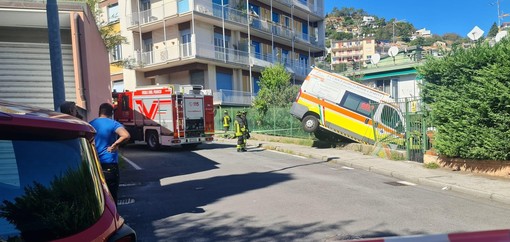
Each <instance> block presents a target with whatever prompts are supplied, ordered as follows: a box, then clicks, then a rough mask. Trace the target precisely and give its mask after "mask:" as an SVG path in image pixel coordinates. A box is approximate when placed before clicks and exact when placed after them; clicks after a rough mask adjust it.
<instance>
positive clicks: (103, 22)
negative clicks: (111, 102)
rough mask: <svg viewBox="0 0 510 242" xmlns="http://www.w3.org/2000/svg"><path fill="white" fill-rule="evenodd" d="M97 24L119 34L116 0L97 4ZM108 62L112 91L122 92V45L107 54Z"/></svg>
mask: <svg viewBox="0 0 510 242" xmlns="http://www.w3.org/2000/svg"><path fill="white" fill-rule="evenodd" d="M98 8H99V24H100V26H101V28H108V31H111V32H112V34H119V35H120V34H121V33H120V17H121V16H120V14H119V1H118V0H101V1H99V2H98ZM108 59H109V62H110V81H111V83H112V90H113V91H117V92H121V91H123V90H124V73H123V72H124V67H123V58H122V45H117V46H115V47H114V48H113V49H112V50H110V51H109V53H108Z"/></svg>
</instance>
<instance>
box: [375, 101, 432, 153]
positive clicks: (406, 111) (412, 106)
mask: <svg viewBox="0 0 510 242" xmlns="http://www.w3.org/2000/svg"><path fill="white" fill-rule="evenodd" d="M371 105H372V110H374V111H375V110H376V109H377V107H378V105H379V104H378V103H373V104H371ZM388 106H393V107H395V109H386V110H385V109H383V110H382V112H381V113H380V115H381V117H374V113H373V114H372V119H373V120H380V121H381V122H383V123H391V124H394V126H393V127H392V129H393V130H394V132H395V133H396V134H397V135H394V136H386V137H383V138H381V137H377V142H376V144H375V145H376V147H380V148H385V149H390V150H393V151H400V152H405V154H406V159H407V160H412V161H417V162H423V155H424V153H425V151H426V150H428V149H429V148H430V142H429V140H428V136H427V129H428V127H429V125H428V124H427V119H428V118H427V117H428V115H429V113H428V112H427V110H426V108H425V107H424V105H423V103H422V102H421V100H420V99H415V98H404V99H399V100H396V101H395V102H393V103H388ZM395 110H397V112H400V114H399V115H397V114H396V113H395ZM373 123H374V125H373V126H374V134H375V133H376V132H377V129H376V127H377V125H378V122H373Z"/></svg>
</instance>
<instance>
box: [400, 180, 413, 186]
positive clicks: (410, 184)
mask: <svg viewBox="0 0 510 242" xmlns="http://www.w3.org/2000/svg"><path fill="white" fill-rule="evenodd" d="M398 183H400V184H402V185H407V186H416V184H414V183H412V182H407V181H398Z"/></svg>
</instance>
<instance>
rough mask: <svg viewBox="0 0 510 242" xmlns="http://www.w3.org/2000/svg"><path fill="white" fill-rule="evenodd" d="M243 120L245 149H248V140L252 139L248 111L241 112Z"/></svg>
mask: <svg viewBox="0 0 510 242" xmlns="http://www.w3.org/2000/svg"><path fill="white" fill-rule="evenodd" d="M241 118H242V119H243V122H244V129H245V131H244V147H246V142H247V141H248V139H249V138H250V129H249V128H248V119H247V118H246V111H244V110H243V111H242V112H241Z"/></svg>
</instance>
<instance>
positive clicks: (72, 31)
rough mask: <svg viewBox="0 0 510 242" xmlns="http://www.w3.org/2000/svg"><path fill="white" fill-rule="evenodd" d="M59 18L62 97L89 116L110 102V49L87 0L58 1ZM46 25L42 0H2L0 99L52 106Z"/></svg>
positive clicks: (0, 10)
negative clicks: (84, 1) (76, 0)
mask: <svg viewBox="0 0 510 242" xmlns="http://www.w3.org/2000/svg"><path fill="white" fill-rule="evenodd" d="M58 19H59V27H60V37H61V44H60V51H61V55H62V69H63V79H64V90H63V92H64V93H65V95H64V96H65V99H66V100H67V101H74V102H76V104H77V106H78V107H79V109H80V113H81V114H82V115H83V116H85V118H86V119H87V120H90V119H92V118H94V117H97V113H98V109H99V105H100V104H101V103H103V102H109V101H111V86H110V85H111V84H110V81H109V78H108V76H109V72H108V56H107V53H108V52H107V50H106V47H105V45H104V43H103V41H102V39H101V35H100V33H99V30H98V27H97V25H96V22H95V20H94V17H93V16H92V14H91V12H90V10H89V8H88V6H87V5H86V4H85V3H83V2H62V1H59V2H58ZM48 29H49V28H48V21H47V13H46V2H45V1H34V0H30V1H28V0H27V1H25V0H16V1H0V99H5V100H9V101H12V102H18V103H23V104H28V105H35V106H39V107H43V108H49V109H54V106H55V104H54V100H53V97H54V92H53V88H52V85H53V81H52V78H53V77H52V70H51V59H50V42H49V39H48ZM58 105H60V104H57V105H56V106H58Z"/></svg>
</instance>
